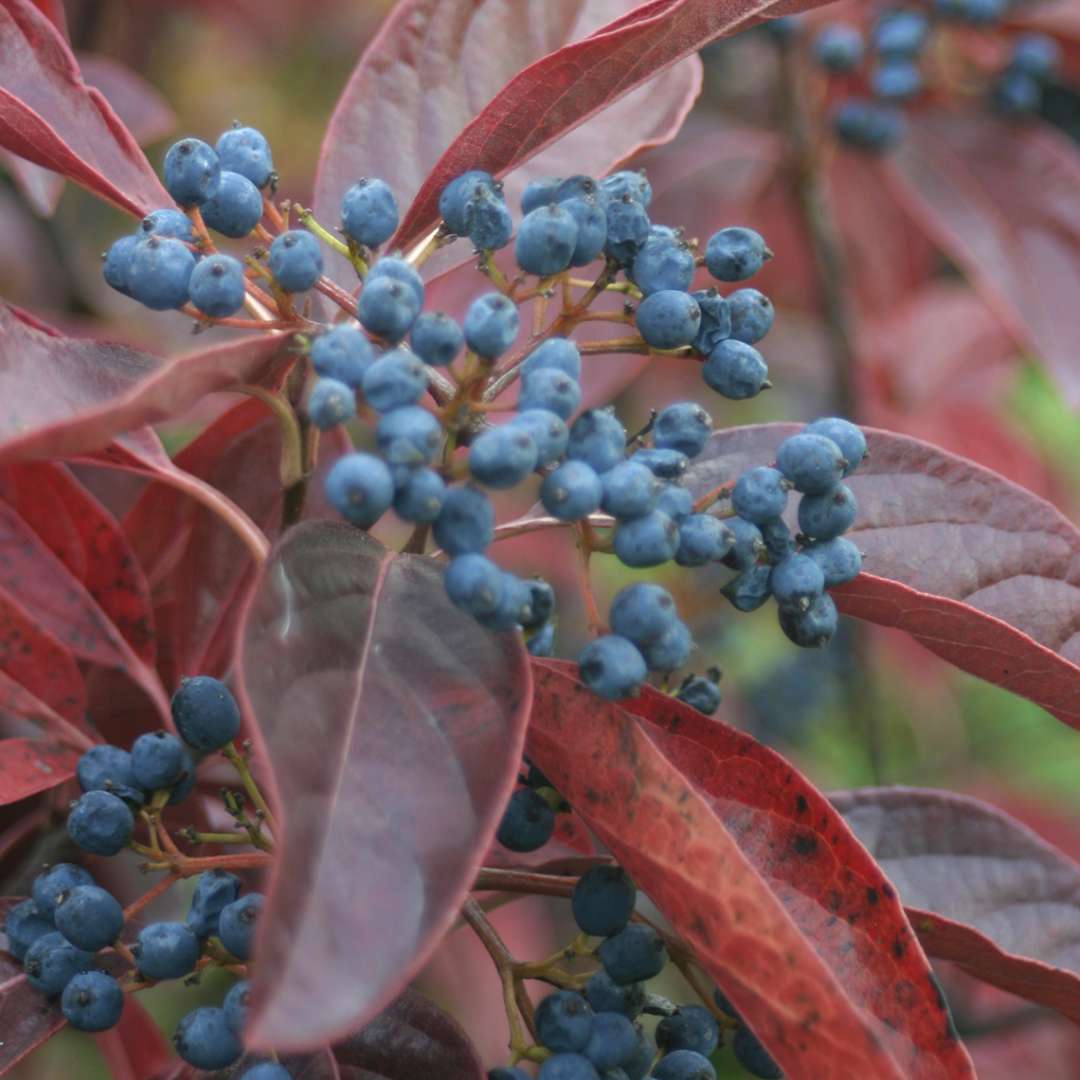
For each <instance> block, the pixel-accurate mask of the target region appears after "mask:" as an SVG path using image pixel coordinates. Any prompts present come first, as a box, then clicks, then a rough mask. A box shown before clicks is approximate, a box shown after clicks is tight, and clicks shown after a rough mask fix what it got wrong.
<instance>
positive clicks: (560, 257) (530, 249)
mask: <svg viewBox="0 0 1080 1080" xmlns="http://www.w3.org/2000/svg"><path fill="white" fill-rule="evenodd" d="M577 232H578V230H577V222H576V221H575V220H574V215H573V214H571V213H570V211H569V210H567V209H565V207H562V206H559V205H558V204H557V203H552V204H551V205H549V206H541V207H539V208H538V209H536V210H533V211H532V212H531V213H528V214H526V215H525V217H523V218H522V219H521V224H520V225H519V226H518V233H517V238H516V239H515V240H514V258H515V259H516V260H517V264H518V266H520V267H521V269H522V270H524V271H525V273H526V274H535V275H536V276H537V277H542V278H543V277H550V276H551V275H552V274H559V273H561V272H562V271H563V270H565V269H566V268H567V267H568V266H569V265H570V260H571V259H572V258H573V257H574V251H575V250H576V248H577V239H578V237H577Z"/></svg>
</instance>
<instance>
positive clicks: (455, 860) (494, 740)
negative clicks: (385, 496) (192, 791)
mask: <svg viewBox="0 0 1080 1080" xmlns="http://www.w3.org/2000/svg"><path fill="white" fill-rule="evenodd" d="M239 675H240V679H239V683H240V685H239V689H240V692H241V697H242V700H243V703H244V707H245V711H246V712H247V714H248V716H249V719H250V720H251V722H252V724H253V726H256V727H257V730H258V732H259V738H260V740H261V742H262V744H263V750H264V751H265V756H266V760H267V762H268V763H269V765H270V768H271V770H272V774H273V775H272V787H273V789H274V792H275V796H276V798H275V802H276V804H277V808H278V812H279V813H280V815H281V816H282V818H283V819H284V826H283V828H284V834H283V837H282V843H281V847H280V864H279V865H280V872H278V873H276V874H275V875H274V878H273V881H272V883H271V885H270V889H269V894H268V898H267V907H266V913H265V915H264V917H263V920H262V924H261V928H260V935H259V942H258V951H259V959H260V962H259V965H258V971H257V973H256V975H255V1004H254V1006H253V1011H252V1016H251V1021H250V1024H249V1030H248V1038H249V1041H250V1044H251V1045H252V1046H253V1047H254V1048H256V1049H268V1048H280V1049H283V1050H304V1049H309V1048H311V1047H318V1046H320V1045H325V1044H326V1043H328V1042H331V1041H333V1040H334V1039H336V1038H339V1037H341V1036H342V1035H343V1034H344V1033H347V1032H350V1031H355V1030H356V1028H357V1026H358V1025H360V1024H363V1023H365V1022H366V1021H368V1020H369V1019H370V1018H371V1017H372V1016H373V1015H375V1014H376V1013H377V1012H378V1010H379V1009H381V1008H383V1007H385V1005H386V1003H387V1002H388V1001H389V1000H391V998H392V997H393V996H394V995H395V994H396V993H398V992H399V991H400V990H401V988H402V987H403V986H404V985H405V984H406V983H407V981H408V980H409V979H410V978H411V976H412V975H413V973H414V972H415V971H416V970H417V968H418V967H419V966H420V965H421V964H422V963H423V962H424V960H425V959H426V958H427V956H428V955H429V954H430V952H431V951H432V949H433V948H434V947H435V945H436V944H437V943H438V941H439V939H440V938H441V937H442V935H443V934H444V933H445V931H446V929H447V928H448V927H449V925H450V923H451V922H452V920H453V918H454V915H455V913H456V911H457V909H458V907H459V906H460V904H461V902H462V900H463V898H464V896H465V894H466V892H467V890H468V888H469V885H470V883H471V880H472V875H473V873H474V872H475V870H476V868H477V867H478V865H479V863H480V860H481V858H482V856H483V854H484V852H485V851H486V850H487V846H488V844H489V843H490V842H491V838H492V835H493V833H494V830H495V827H496V824H497V821H498V817H499V815H500V813H501V811H502V808H503V805H504V804H505V801H506V799H507V797H508V796H509V793H510V790H511V788H512V787H513V784H514V779H515V776H516V773H517V768H518V764H519V762H520V756H521V747H522V743H523V740H524V729H525V723H526V718H527V714H528V708H529V701H530V697H531V682H530V676H529V669H528V664H527V659H526V655H525V652H524V649H523V648H522V646H521V643H520V641H519V640H518V639H517V638H516V637H515V635H513V634H502V635H496V634H491V633H489V632H488V631H486V630H483V629H482V628H481V627H479V626H478V625H477V624H476V623H475V622H473V621H472V620H471V619H469V618H468V617H467V616H465V615H463V614H462V613H461V612H459V611H458V610H457V609H456V608H454V607H453V606H452V605H451V604H450V602H449V600H447V599H446V596H445V594H444V591H443V588H442V582H441V568H440V566H439V564H438V563H436V562H435V561H433V560H431V559H427V558H420V557H417V556H408V555H397V554H395V553H393V552H391V551H388V550H386V549H385V548H383V547H382V546H381V545H379V544H378V543H377V542H376V541H375V540H373V539H372V538H371V537H369V536H368V535H367V534H366V533H364V532H361V531H359V530H356V529H353V528H350V527H348V526H345V525H339V524H336V523H326V522H319V523H310V524H304V525H300V526H298V527H297V528H295V529H293V530H292V531H291V532H289V533H288V534H286V536H285V537H284V538H283V540H282V541H281V543H280V544H279V546H278V547H277V549H276V551H275V553H274V555H273V556H272V558H271V560H270V562H269V563H268V564H267V565H266V567H265V568H264V570H263V573H262V575H261V576H260V579H259V582H258V584H257V586H256V590H255V593H254V595H253V598H252V600H251V603H250V606H249V607H248V610H247V612H246V613H245V619H244V623H243V626H242V630H241V642H240V658H239Z"/></svg>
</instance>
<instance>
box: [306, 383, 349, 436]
mask: <svg viewBox="0 0 1080 1080" xmlns="http://www.w3.org/2000/svg"><path fill="white" fill-rule="evenodd" d="M307 415H308V419H309V420H310V421H311V422H312V423H313V424H314V425H315V426H316V427H317V428H318V429H319V430H320V431H329V430H330V428H334V427H337V426H338V425H339V424H344V423H345V421H346V420H351V419H352V417H354V416H355V415H356V394H355V392H354V391H353V389H352V387H351V386H346V385H345V383H343V382H338V381H337V379H327V378H322V379H316V380H315V385H314V386H312V388H311V393H310V394H308V399H307Z"/></svg>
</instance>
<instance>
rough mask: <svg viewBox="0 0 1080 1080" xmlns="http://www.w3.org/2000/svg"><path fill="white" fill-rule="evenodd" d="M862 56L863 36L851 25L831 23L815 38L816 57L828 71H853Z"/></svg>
mask: <svg viewBox="0 0 1080 1080" xmlns="http://www.w3.org/2000/svg"><path fill="white" fill-rule="evenodd" d="M862 56H863V38H862V34H861V33H859V31H858V29H857V28H856V27H854V26H852V25H851V24H850V23H829V24H828V25H827V26H823V27H822V28H821V30H820V31H819V32H818V35H817V37H816V38H814V57H815V58H816V59H817V62H818V63H819V64H820V65H821V66H822V67H823V68H825V70H826V71H853V70H854V69H855V68H857V67H858V66H859V63H860V62H861V61H862Z"/></svg>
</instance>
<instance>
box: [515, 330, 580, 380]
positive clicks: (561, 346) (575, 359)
mask: <svg viewBox="0 0 1080 1080" xmlns="http://www.w3.org/2000/svg"><path fill="white" fill-rule="evenodd" d="M537 368H558V370H559V371H561V372H563V373H564V374H566V375H569V376H570V378H571V379H573V380H574V382H577V381H578V380H579V379H580V378H581V353H580V352H579V351H578V347H577V345H576V344H574V342H573V341H571V340H570V339H569V338H562V337H553V338H548V339H547V340H546V341H542V342H541V343H540V344H539V345H537V346H536V348H535V349H533V351H532V352H531V353H529V355H528V356H526V357H525V361H524V363H523V364H522V365H521V375H522V378H524V377H525V376H526V375H528V374H529V372H531V371H535V370H536V369H537Z"/></svg>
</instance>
